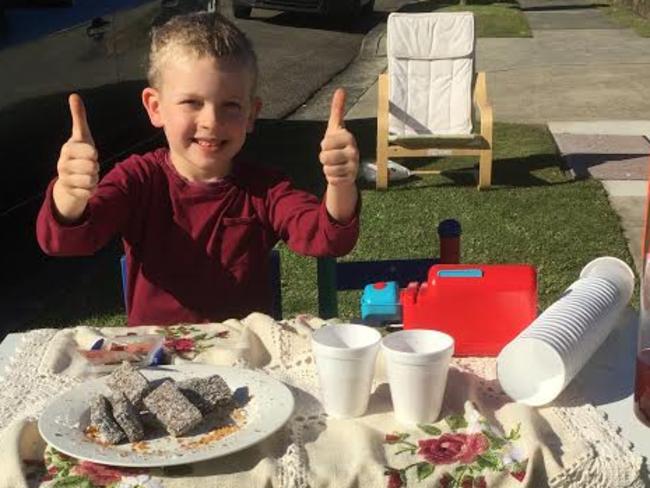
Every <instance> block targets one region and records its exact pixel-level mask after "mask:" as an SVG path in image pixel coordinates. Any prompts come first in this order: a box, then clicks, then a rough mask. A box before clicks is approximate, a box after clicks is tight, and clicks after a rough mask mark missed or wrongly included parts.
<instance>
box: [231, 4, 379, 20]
mask: <svg viewBox="0 0 650 488" xmlns="http://www.w3.org/2000/svg"><path fill="white" fill-rule="evenodd" d="M374 7H375V0H232V11H233V15H234V16H235V17H237V18H239V19H246V18H248V17H250V15H251V11H252V10H253V8H262V9H269V10H280V11H283V12H307V13H315V14H319V15H324V16H327V17H332V18H336V19H348V20H351V19H356V18H357V17H359V16H360V15H362V14H369V13H371V12H372V11H373V9H374Z"/></svg>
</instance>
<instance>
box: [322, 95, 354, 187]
mask: <svg viewBox="0 0 650 488" xmlns="http://www.w3.org/2000/svg"><path fill="white" fill-rule="evenodd" d="M344 114H345V90H344V89H342V88H338V89H337V90H336V91H335V92H334V96H333V97H332V107H331V110H330V118H329V121H328V123H327V130H326V131H325V137H323V140H322V141H321V143H320V147H321V152H320V156H319V159H320V162H321V163H322V165H323V173H324V174H325V178H326V179H327V183H328V184H330V185H332V186H343V185H350V184H354V183H355V182H356V179H357V173H358V172H359V149H358V148H357V141H356V140H355V138H354V136H353V135H352V134H351V133H350V132H348V131H347V130H346V129H345V122H344V119H343V116H344Z"/></svg>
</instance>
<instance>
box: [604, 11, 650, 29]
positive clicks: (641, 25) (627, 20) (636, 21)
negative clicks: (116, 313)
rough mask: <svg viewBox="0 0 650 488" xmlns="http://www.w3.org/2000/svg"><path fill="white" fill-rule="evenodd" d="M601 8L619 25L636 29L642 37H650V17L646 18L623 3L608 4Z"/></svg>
mask: <svg viewBox="0 0 650 488" xmlns="http://www.w3.org/2000/svg"><path fill="white" fill-rule="evenodd" d="M601 9H602V10H603V11H604V12H605V13H606V14H607V15H608V16H609V17H610V18H611V19H612V20H613V21H614V22H616V23H617V24H618V25H620V26H622V27H629V28H632V29H634V31H635V32H636V33H637V34H638V35H639V36H641V37H650V19H645V18H643V17H641V16H640V15H638V14H636V13H634V11H633V10H631V9H630V8H629V7H625V6H622V5H608V6H605V7H601Z"/></svg>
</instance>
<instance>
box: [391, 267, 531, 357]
mask: <svg viewBox="0 0 650 488" xmlns="http://www.w3.org/2000/svg"><path fill="white" fill-rule="evenodd" d="M400 302H401V304H402V321H403V323H404V328H405V329H435V330H439V331H441V332H445V333H447V334H449V335H451V336H452V337H453V338H454V340H455V351H454V355H455V356H496V355H498V354H499V352H500V351H501V349H502V348H503V347H504V346H505V345H506V344H507V343H508V342H510V341H511V340H512V339H514V338H515V337H516V336H517V334H519V332H521V331H522V330H523V329H524V328H526V327H527V326H528V325H529V324H530V323H531V322H532V321H533V320H534V319H535V317H536V315H537V273H536V271H535V268H534V267H533V266H530V265H526V264H503V265H472V264H457V265H451V264H436V265H434V266H431V268H429V273H428V278H427V282H426V283H410V284H409V285H408V287H406V288H404V289H403V290H402V292H401V294H400Z"/></svg>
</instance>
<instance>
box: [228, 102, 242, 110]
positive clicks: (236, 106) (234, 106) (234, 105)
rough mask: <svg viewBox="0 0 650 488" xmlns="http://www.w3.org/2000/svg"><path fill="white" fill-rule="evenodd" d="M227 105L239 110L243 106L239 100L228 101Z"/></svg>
mask: <svg viewBox="0 0 650 488" xmlns="http://www.w3.org/2000/svg"><path fill="white" fill-rule="evenodd" d="M226 107H227V108H229V109H237V110H239V109H240V108H241V105H240V104H239V103H237V102H228V103H226Z"/></svg>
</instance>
